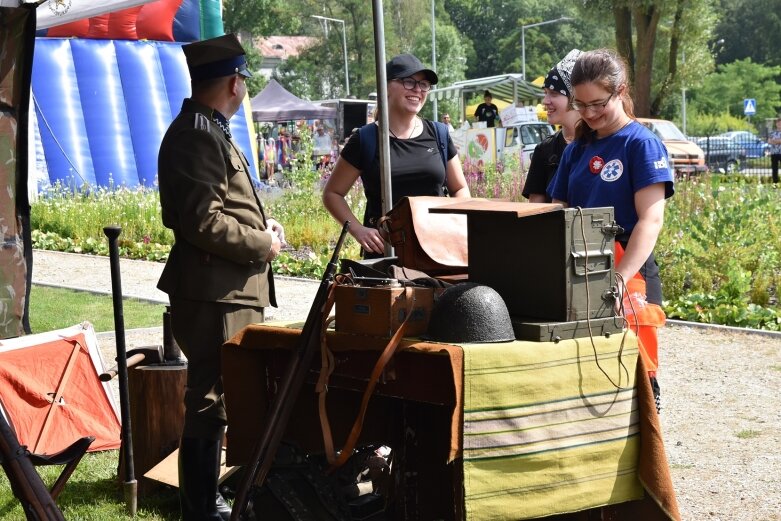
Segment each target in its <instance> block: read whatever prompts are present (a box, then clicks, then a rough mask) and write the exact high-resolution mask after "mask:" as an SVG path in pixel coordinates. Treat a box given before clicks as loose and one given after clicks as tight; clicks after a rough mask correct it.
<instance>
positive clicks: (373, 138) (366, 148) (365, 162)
mask: <svg viewBox="0 0 781 521" xmlns="http://www.w3.org/2000/svg"><path fill="white" fill-rule="evenodd" d="M358 135H359V136H360V140H361V172H365V171H366V170H367V169H368V168H369V165H371V163H372V161H373V160H374V153H375V152H376V150H377V125H375V124H374V123H369V124H366V125H364V126H362V127H361V128H359V129H358Z"/></svg>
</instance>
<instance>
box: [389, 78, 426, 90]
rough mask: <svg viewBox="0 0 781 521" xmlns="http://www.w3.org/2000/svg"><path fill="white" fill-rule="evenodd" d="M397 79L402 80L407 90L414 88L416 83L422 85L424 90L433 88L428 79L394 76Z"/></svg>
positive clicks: (421, 87) (421, 88)
mask: <svg viewBox="0 0 781 521" xmlns="http://www.w3.org/2000/svg"><path fill="white" fill-rule="evenodd" d="M394 80H395V81H400V82H401V84H402V85H404V88H405V89H407V90H413V89H414V88H415V85H417V86H418V87H420V90H422V91H423V92H428V91H430V90H431V82H430V81H428V80H416V79H415V78H400V79H399V78H394Z"/></svg>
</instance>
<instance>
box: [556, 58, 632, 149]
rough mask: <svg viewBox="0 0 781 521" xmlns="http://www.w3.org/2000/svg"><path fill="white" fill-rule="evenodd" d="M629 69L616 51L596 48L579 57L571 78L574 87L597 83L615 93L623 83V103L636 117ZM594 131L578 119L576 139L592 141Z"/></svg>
mask: <svg viewBox="0 0 781 521" xmlns="http://www.w3.org/2000/svg"><path fill="white" fill-rule="evenodd" d="M628 71H629V68H628V66H627V64H626V61H625V60H624V58H622V57H621V56H620V55H619V54H618V53H617V52H616V51H614V50H612V49H596V50H594V51H588V52H584V53H583V54H581V55H580V56H579V57H578V61H576V62H575V66H574V67H573V68H572V75H571V77H570V80H571V81H572V86H573V87H575V86H577V85H581V84H583V83H596V84H597V85H599V86H601V87H602V88H604V89H605V90H606V91H608V92H610V93H611V94H614V95H615V94H617V93H618V88H619V87H620V86H621V85H622V84H623V85H624V86H625V87H624V92H623V93H622V94H621V105H622V106H623V108H624V112H625V113H626V115H627V116H629V117H630V118H632V119H635V111H634V103H633V102H632V96H631V88H630V87H631V86H630V84H629V74H628ZM594 133H595V132H594V130H593V129H592V128H591V127H589V126H588V125H587V124H586V122H585V121H584V120H583V119H581V120H580V121H578V124H577V125H576V126H575V139H583V140H585V141H591V140H592V139H593V138H594Z"/></svg>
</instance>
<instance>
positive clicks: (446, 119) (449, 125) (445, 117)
mask: <svg viewBox="0 0 781 521" xmlns="http://www.w3.org/2000/svg"><path fill="white" fill-rule="evenodd" d="M442 123H444V124H445V126H446V127H447V130H448V132H453V131H454V130H455V129H454V128H453V124H452V123H451V122H450V114H447V113H446V114H442Z"/></svg>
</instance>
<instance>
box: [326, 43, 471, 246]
mask: <svg viewBox="0 0 781 521" xmlns="http://www.w3.org/2000/svg"><path fill="white" fill-rule="evenodd" d="M385 72H386V74H387V80H388V107H387V110H388V131H389V133H390V140H389V141H390V162H391V172H390V175H391V187H392V191H393V204H396V203H397V202H398V201H399V199H401V198H402V197H405V196H419V195H430V196H442V195H444V194H445V192H444V188H447V191H448V193H449V195H450V196H451V197H469V187H468V186H467V184H466V179H465V178H464V172H463V170H462V169H461V161H460V160H459V158H458V155H457V153H456V147H455V145H454V144H453V141H452V140H451V139H450V135H449V134H448V135H447V151H446V163H443V160H442V155H441V152H440V148H439V145H438V141H437V136H436V130H435V128H434V123H433V122H432V121H428V120H425V119H422V118H420V117H419V116H418V112H420V110H421V109H422V108H423V105H424V104H425V103H426V95H427V94H428V92H429V90H431V86H432V85H435V84H436V83H437V80H438V78H437V74H436V73H435V72H434V71H432V70H431V69H427V68H425V67H424V66H423V64H422V63H421V62H420V60H419V59H418V58H416V57H415V56H413V55H411V54H401V55H399V56H396V57H394V58H393V59H392V60H390V61H389V62H388V63H387V64H386V65H385ZM382 110H385V109H384V108H383V109H382ZM369 125H376V123H369ZM379 134H380V133H379V128H376V136H377V140H378V142H379ZM362 146H364V144H363V143H361V133H360V132H353V134H352V135H351V136H350V139H349V141H348V142H347V144H346V145H345V147H344V149H343V150H342V153H341V156H340V157H339V159H337V160H336V165H335V166H334V171H333V173H332V174H331V177H330V178H329V179H328V182H327V183H326V185H325V187H324V189H323V203H324V204H325V207H326V208H327V209H328V211H329V212H330V213H331V215H333V217H334V219H336V221H337V222H339V223H343V222H345V221H347V220H349V221H350V222H353V223H357V222H358V219H357V218H356V217H355V215H354V214H353V212H352V210H351V209H350V207H349V205H348V204H347V201H346V200H345V195H346V194H347V192H348V191H349V190H350V188H351V187H352V186H353V184H355V182H356V181H357V180H358V178H359V177H360V178H361V180H362V181H363V187H364V193H365V194H366V211H365V213H364V218H363V225H362V226H361V225H359V224H355V225H353V226H350V234H351V235H352V236H353V237H354V238H355V240H356V241H358V244H359V245H360V246H361V248H362V250H363V253H364V256H366V257H371V256H375V257H381V256H382V255H383V254H384V249H385V240H384V239H383V237H382V235H380V231H379V230H378V229H377V228H376V224H377V220H378V219H379V218H380V217H382V214H383V212H382V200H381V193H380V191H381V179H380V159H379V150H380V147H379V146H376V147H375V148H374V155H373V159H372V161H371V163H370V164H369V165H368V167H366V168H365V169H363V170H362V168H363V167H362V165H361V163H362V161H361V159H362V155H361V147H362Z"/></svg>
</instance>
